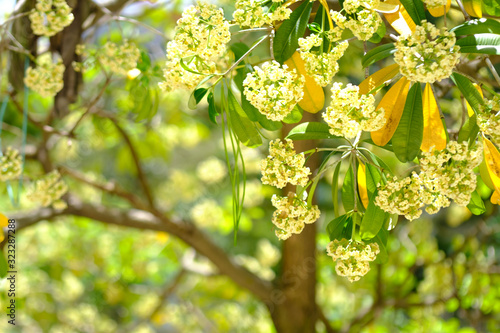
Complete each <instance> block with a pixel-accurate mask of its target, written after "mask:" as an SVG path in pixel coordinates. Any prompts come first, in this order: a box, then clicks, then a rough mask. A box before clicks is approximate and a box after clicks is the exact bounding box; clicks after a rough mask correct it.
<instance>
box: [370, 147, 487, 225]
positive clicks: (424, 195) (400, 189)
mask: <svg viewBox="0 0 500 333" xmlns="http://www.w3.org/2000/svg"><path fill="white" fill-rule="evenodd" d="M481 160H482V147H481V146H478V147H477V148H474V149H469V148H468V144H467V143H466V142H463V143H458V142H456V141H450V142H449V143H448V145H447V146H446V148H445V149H443V150H433V151H431V152H424V153H423V158H422V159H421V160H420V166H421V172H420V174H417V173H415V172H413V173H412V175H411V177H406V178H403V179H401V180H398V179H397V177H394V179H393V180H392V181H388V182H387V184H385V185H383V186H381V187H380V189H379V191H378V196H377V197H376V198H375V204H376V205H377V206H379V207H380V208H381V209H383V210H384V211H386V212H388V213H391V214H399V215H404V216H405V217H406V218H407V219H408V220H414V219H417V218H419V217H420V215H421V214H422V210H421V208H422V207H424V206H425V205H428V206H427V207H426V209H425V210H426V212H427V213H429V214H435V213H437V212H438V211H439V210H440V209H441V208H442V207H448V206H449V205H450V200H454V201H455V202H456V203H457V204H458V205H460V206H466V205H467V204H468V203H469V201H470V198H471V194H472V192H473V191H474V190H475V189H476V175H475V174H474V171H473V169H474V168H475V167H477V166H478V165H479V164H480V163H481Z"/></svg>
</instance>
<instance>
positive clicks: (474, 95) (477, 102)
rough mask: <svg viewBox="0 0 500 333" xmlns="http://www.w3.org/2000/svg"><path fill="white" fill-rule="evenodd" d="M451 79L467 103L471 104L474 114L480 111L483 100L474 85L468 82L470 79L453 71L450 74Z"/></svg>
mask: <svg viewBox="0 0 500 333" xmlns="http://www.w3.org/2000/svg"><path fill="white" fill-rule="evenodd" d="M450 77H451V79H452V80H453V82H454V83H455V85H456V86H457V88H458V89H459V90H460V92H461V93H462V95H463V96H464V97H465V99H466V100H467V102H469V105H470V106H471V108H472V110H474V112H475V113H476V114H478V113H480V112H481V108H480V106H481V105H484V100H483V98H482V97H481V94H480V93H479V91H477V89H476V87H474V85H473V84H472V82H470V80H469V79H468V78H467V77H465V76H463V75H462V74H458V73H453V74H451V76H450Z"/></svg>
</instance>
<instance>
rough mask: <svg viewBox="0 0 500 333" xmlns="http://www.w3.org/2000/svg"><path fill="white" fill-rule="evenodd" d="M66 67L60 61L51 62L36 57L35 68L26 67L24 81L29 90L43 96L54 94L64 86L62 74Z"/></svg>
mask: <svg viewBox="0 0 500 333" xmlns="http://www.w3.org/2000/svg"><path fill="white" fill-rule="evenodd" d="M49 59H50V57H49ZM65 69H66V67H65V66H64V65H63V63H62V62H61V61H59V62H57V63H52V61H51V60H42V59H40V58H39V59H37V66H36V67H35V68H33V67H28V69H27V70H26V76H25V77H24V83H25V84H26V86H27V87H28V88H30V89H31V90H33V91H35V92H37V93H39V94H40V95H41V96H43V97H53V96H55V95H56V94H57V93H58V92H59V91H61V89H62V88H63V86H64V81H63V76H64V70H65Z"/></svg>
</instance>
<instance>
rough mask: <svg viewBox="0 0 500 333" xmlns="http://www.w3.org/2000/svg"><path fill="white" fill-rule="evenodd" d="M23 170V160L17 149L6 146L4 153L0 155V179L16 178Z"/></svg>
mask: <svg viewBox="0 0 500 333" xmlns="http://www.w3.org/2000/svg"><path fill="white" fill-rule="evenodd" d="M22 170H23V160H22V158H21V155H19V151H18V150H16V149H13V148H12V147H7V151H6V152H5V154H4V155H3V156H2V157H0V181H3V182H4V181H7V180H12V179H16V178H18V177H19V176H20V175H21V172H22Z"/></svg>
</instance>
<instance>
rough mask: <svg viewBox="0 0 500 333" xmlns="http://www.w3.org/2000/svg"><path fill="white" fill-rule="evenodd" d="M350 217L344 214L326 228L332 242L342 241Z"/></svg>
mask: <svg viewBox="0 0 500 333" xmlns="http://www.w3.org/2000/svg"><path fill="white" fill-rule="evenodd" d="M348 219H349V217H348V216H347V215H346V214H344V215H342V216H339V217H337V218H335V219H333V220H332V221H330V223H328V225H327V226H326V231H327V232H328V236H329V237H330V240H331V241H333V240H335V239H337V240H341V239H342V233H343V231H344V227H345V225H346V222H347V220H348Z"/></svg>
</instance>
